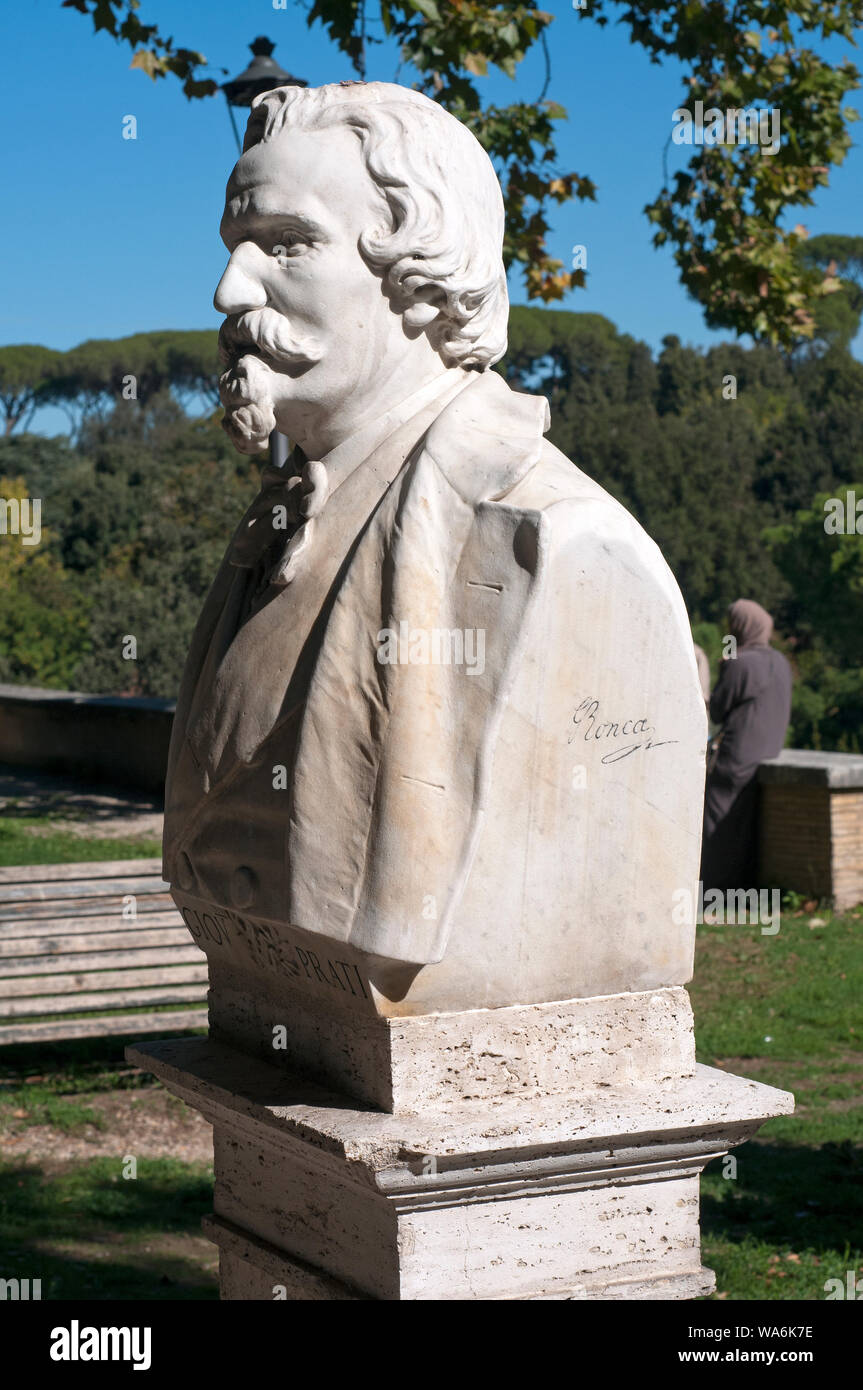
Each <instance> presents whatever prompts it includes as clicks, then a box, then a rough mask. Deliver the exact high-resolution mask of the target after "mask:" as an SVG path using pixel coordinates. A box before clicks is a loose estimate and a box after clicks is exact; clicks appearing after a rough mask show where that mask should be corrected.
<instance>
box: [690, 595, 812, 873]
mask: <svg viewBox="0 0 863 1390" xmlns="http://www.w3.org/2000/svg"><path fill="white" fill-rule="evenodd" d="M728 631H729V634H730V635H731V636H732V637H733V638H734V640H735V643H736V646H735V649H734V651H733V653H732V654H731V655H729V656H727V657H725V658H724V659H723V661H722V664H721V666H720V668H719V678H718V680H717V682H716V686H715V689H714V691H713V694H712V695H711V697H710V717H711V719H712V720H713V722H714V723H715V724H719V725H721V733H720V736H719V740H718V752H717V756H716V760H715V762H714V763H713V766H712V767H711V769H710V771H709V773H708V775H707V785H706V788H705V798H704V837H703V842H702V858H701V877H702V880H703V883H704V887H705V888H722V889H725V888H747V887H751V886H754V883H755V877H756V874H757V844H756V830H757V826H756V811H757V802H758V784H757V780H756V775H757V772H758V766H759V763H762V762H764V761H765V760H766V759H767V758H775V757H777V756H778V754H779V753H780V752H781V750H782V747H783V744H784V743H785V735H786V733H787V730H788V724H789V720H790V718H791V667H790V666H789V664H788V662H787V660H786V659H785V657H784V656H783V655H782V653H781V652H778V651H776V649H775V648H774V647H771V645H770V639H771V637H772V635H773V619H772V618H771V616H770V614H769V613H767V612H765V610H764V609H763V608H762V607H761V605H760V604H759V603H756V602H755V601H754V600H753V599H737V601H736V602H735V603H732V604H731V606H730V608H729V610H728Z"/></svg>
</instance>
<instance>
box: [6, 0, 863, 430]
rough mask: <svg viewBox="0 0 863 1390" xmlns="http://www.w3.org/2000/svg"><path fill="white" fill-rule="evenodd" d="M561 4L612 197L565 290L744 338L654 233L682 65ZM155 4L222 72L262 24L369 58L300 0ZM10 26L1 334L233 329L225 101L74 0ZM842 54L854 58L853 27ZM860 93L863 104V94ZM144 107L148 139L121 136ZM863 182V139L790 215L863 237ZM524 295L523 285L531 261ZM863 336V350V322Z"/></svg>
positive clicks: (524, 81) (618, 310)
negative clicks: (702, 305)
mask: <svg viewBox="0 0 863 1390" xmlns="http://www.w3.org/2000/svg"><path fill="white" fill-rule="evenodd" d="M547 8H550V9H552V10H553V11H554V12H555V14H556V20H555V23H554V24H553V26H552V29H551V43H550V47H551V52H552V77H551V85H550V87H549V92H548V95H549V96H550V97H552V98H554V99H556V100H559V101H561V102H562V103H563V104H564V105H565V106H566V107H567V108H568V110H569V121H568V122H566V123H562V124H561V125H560V127H559V153H560V167H561V169H563V170H568V169H574V170H577V171H578V172H579V173H583V174H586V175H588V176H589V177H590V178H592V179H593V180H594V182H595V183H597V184H598V186H599V192H598V201H597V203H596V204H592V203H579V202H573V203H571V204H569V205H565V206H563V207H561V208H555V209H554V210H553V217H554V230H553V235H552V237H551V241H550V245H551V251H552V253H553V254H554V255H556V256H559V257H560V258H561V259H562V260H563V261H564V262H565V263H566V264H569V260H570V248H571V247H572V245H573V244H574V243H583V244H585V245H586V246H587V248H588V269H589V272H590V275H589V283H588V289H587V290H586V291H575V292H573V293H572V294H571V295H569V296H568V298H567V299H566V300H565V301H564V302H563V304H562V305H560V306H556V307H564V308H570V309H574V310H582V311H591V312H597V313H602V314H605V315H607V316H608V317H609V318H610V319H611V320H612V321H613V322H614V323H615V324H617V326H618V327H619V328H620V329H621V330H624V331H626V332H628V333H631V334H633V335H634V336H636V337H639V338H643V339H645V340H646V341H647V342H649V343H650V344H651V345H652V346H653V347H657V346H658V345H659V343H660V341H661V339H662V338H663V336H664V335H665V334H667V333H676V334H678V335H679V337H681V338H682V339H683V340H684V341H685V342H690V343H694V344H705V345H706V344H708V343H710V342H711V341H714V340H716V339H717V338H719V337H722V336H728V335H721V334H715V333H711V332H709V331H708V330H707V329H706V328H705V326H704V323H703V319H702V316H701V312H700V310H699V308H698V306H697V305H696V304H695V303H693V302H692V301H691V300H690V299H689V298H688V296H687V295H686V292H685V291H684V290H683V289H682V288H681V286H680V285H679V284H678V281H677V273H676V269H675V266H674V263H673V260H672V257H671V254H670V252H668V251H666V250H662V251H655V250H654V249H653V248H652V246H651V241H650V227H649V224H648V223H647V220H646V218H645V217H644V215H643V213H642V208H643V206H644V204H645V203H646V202H648V201H649V200H651V199H652V198H653V197H655V195H656V193H657V192H658V190H659V188H660V187H661V184H662V150H663V146H664V145H665V142H666V140H667V137H668V134H669V131H670V126H671V113H672V111H673V110H674V108H675V107H676V106H677V105H678V103H679V101H680V100H681V97H682V91H683V88H682V76H683V72H684V69H683V68H682V67H676V66H664V67H661V68H660V67H655V66H652V65H651V64H650V62H649V61H648V59H647V56H646V54H645V53H644V52H643V51H642V50H641V49H640V48H636V47H634V46H632V45H630V44H629V42H628V37H627V31H625V30H624V29H623V28H620V27H616V26H615V25H613V24H610V25H609V26H608V27H606V28H604V29H601V28H599V27H598V26H596V25H594V24H590V23H586V22H584V21H580V20H579V18H578V16H577V15H576V14H575V13H574V12H573V10H572V8H571V5H570V4H569V3H567V4H566V5H565V4H564V3H563V0H557V3H555V4H551V5H549V6H547ZM139 15H140V17H141V19H142V20H144V21H145V22H156V23H158V24H159V25H160V26H161V28H162V31H163V32H166V33H169V34H172V35H173V36H174V39H175V41H176V42H177V43H178V44H184V45H187V46H189V47H194V48H198V49H200V50H201V51H202V52H203V53H205V54H206V56H207V58H208V60H209V62H210V64H211V65H212V67H211V73H210V74H209V75H213V76H216V77H217V79H218V80H220V81H222V80H224V79H223V77H222V75H221V73H220V71H219V69H221V68H227V69H228V70H229V73H230V75H231V76H233V75H234V74H235V73H236V72H238V71H239V70H240V69H241V68H242V67H244V66H245V64H246V61H247V60H248V58H249V56H250V55H249V53H248V48H247V45H248V44H249V42H250V41H251V40H252V39H253V38H254V37H255V36H256V35H257V34H266V35H267V36H269V37H270V38H271V39H273V40H274V41H275V42H276V44H277V48H276V54H275V56H276V58H278V59H279V61H280V62H281V63H282V65H283V66H284V67H286V68H288V69H289V70H291V71H292V72H294V73H295V74H297V75H298V76H302V77H304V78H306V79H307V80H308V81H309V82H310V83H311V84H314V85H317V84H319V83H323V82H330V81H338V80H339V79H340V78H344V77H350V76H352V75H353V74H352V72H351V70H350V67H349V64H348V62H347V60H346V59H345V58H343V57H342V56H341V55H340V54H339V53H338V52H337V51H336V50H335V48H334V47H333V46H332V44H330V43H329V41H328V40H327V39H326V37H325V35H324V34H323V33H322V32H321V31H319V30H315V31H314V32H310V31H309V30H308V28H307V26H306V22H305V13H304V11H303V10H302V9H300V8H299V7H298V6H297V5H295V4H294V3H293V0H288V7H287V9H284V10H281V9H274V8H273V4H272V0H266V2H265V0H256V2H255V3H242V4H239V3H237V0H208V3H207V4H191V3H182V4H181V3H178V2H177V0H142V3H141V8H140V10H139ZM3 34H4V38H5V42H4V44H3V50H4V55H5V56H4V83H3V93H2V98H0V101H2V113H3V149H4V156H5V157H4V164H5V175H6V179H5V184H6V193H7V198H6V200H5V201H6V212H5V215H4V217H3V219H2V231H0V238H2V247H0V249H2V255H3V264H4V267H5V270H6V276H5V282H6V283H5V285H4V293H3V297H2V302H0V342H2V343H14V342H40V343H45V344H48V345H49V346H52V347H57V348H67V347H71V346H73V345H74V344H75V343H78V342H81V341H82V340H83V339H85V338H91V337H119V336H121V335H124V334H127V333H134V332H139V331H142V330H145V329H159V328H205V327H208V326H216V325H217V324H218V322H219V316H218V315H217V314H216V311H215V310H214V309H213V306H212V295H213V290H214V288H215V285H216V283H217V281H218V279H219V276H220V274H221V271H222V268H223V265H224V261H225V253H224V249H223V247H222V245H221V242H220V241H219V237H218V225H219V217H220V214H221V207H222V197H223V192H224V185H225V180H226V178H227V175H228V173H229V171H230V168H231V165H232V163H233V160H234V158H235V157H236V154H235V145H234V142H233V135H232V133H231V128H230V124H229V120H228V114H227V111H226V108H225V104H224V100H223V98H222V97H221V96H218V97H216V98H209V99H207V100H204V101H195V102H189V101H187V100H186V98H185V97H184V96H183V94H182V90H181V87H180V84H179V82H177V81H176V79H173V78H169V79H166V80H164V81H159V82H158V83H153V82H151V81H150V79H149V78H147V77H146V76H145V75H144V74H143V73H141V72H138V71H134V70H131V69H130V68H129V60H130V57H131V54H130V51H129V49H128V48H127V47H126V46H125V45H118V44H116V43H115V42H114V41H113V40H112V39H111V38H110V37H109V36H108V35H106V34H99V35H94V34H93V30H92V25H91V22H90V20H89V19H87V18H85V17H84V16H82V15H80V14H77V13H76V12H73V11H70V10H64V9H62V8H61V7H60V3H59V0H27V4H26V5H16V6H15V7H14V8H13V7H7V8H6V11H5V15H4V19H3ZM832 52H834V53H835V54H836V56H837V57H841V56H843V55H844V54H846V53H847V54H850V56H852V58H855V59H856V55H855V53H854V50H852V49H849V48H848V47H847V46H846V45H844V44H836V45H834V47H833V50H832ZM857 61H859V59H857ZM394 75H395V60H394V57H393V55H392V52H391V51H386V52H383V51H382V50H379V49H374V48H373V49H372V52H371V61H370V66H369V73H368V76H369V77H370V78H380V79H384V80H392V78H393V77H394ZM543 80H544V63H543V59H542V56H541V54H540V53H539V52H537V53H536V54H535V55H532V56H531V57H530V58H529V59H528V60H527V61H526V62H525V63H524V64H523V65H522V67H521V69H520V70H519V76H518V78H517V80H516V81H515V82H511V81H510V80H509V79H507V78H505V77H503V76H502V75H497V76H492V77H491V78H490V79H488V80H487V81H484V82H482V87H483V90H484V92H485V93H487V96H488V99H489V100H494V101H498V102H501V101H509V100H513V99H515V98H516V97H517V98H519V99H523V100H535V99H536V98H537V97H538V96H539V93H540V91H541V88H542V85H543ZM853 101H854V102H855V103H856V104H858V106H859V103H860V93H859V92H857V93H854V94H853ZM130 114H131V115H134V116H135V117H136V120H137V129H138V138H137V139H136V140H124V139H123V138H122V122H123V117H124V116H126V115H130ZM858 130H860V131H863V126H860V127H858ZM855 134H856V132H855ZM861 188H863V153H861V150H860V148H859V146H857V145H855V147H854V148H853V149H852V150H851V151H850V153H849V155H848V157H847V159H846V162H845V164H844V165H843V166H842V167H841V168H840V169H838V170H837V171H835V172H834V173H833V174H832V176H831V184H830V187H829V188H828V189H825V190H822V191H821V192H819V194H818V199H817V203H816V205H815V206H814V207H813V208H811V209H802V210H796V211H795V212H794V214H793V217H792V221H797V220H800V221H802V222H803V223H804V225H806V226H807V227H808V229H809V232H810V235H813V236H814V235H817V234H818V233H822V232H841V233H846V234H849V235H859V234H860V232H861V220H863V218H861V212H863V197H861ZM510 292H511V295H512V298H513V300H514V301H515V302H523V301H524V294H523V291H522V288H521V284H520V282H519V278H518V273H517V272H513V274H512V275H511V277H510ZM857 351H858V354H859V355H863V352H861V339H859V338H858V340H857ZM56 427H57V428H59V427H60V425H59V424H58V425H57V426H56Z"/></svg>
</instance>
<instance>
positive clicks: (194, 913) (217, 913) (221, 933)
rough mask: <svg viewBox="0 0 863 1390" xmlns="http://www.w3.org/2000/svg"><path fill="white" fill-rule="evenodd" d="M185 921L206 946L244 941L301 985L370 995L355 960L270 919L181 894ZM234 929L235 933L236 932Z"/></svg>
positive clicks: (257, 958) (261, 961)
mask: <svg viewBox="0 0 863 1390" xmlns="http://www.w3.org/2000/svg"><path fill="white" fill-rule="evenodd" d="M177 901H178V906H179V908H180V912H181V913H182V917H183V921H184V922H185V923H186V926H187V927H188V928H189V931H190V932H191V934H192V936H193V937H194V938H195V941H196V942H197V943H198V945H199V946H200V947H201V949H202V950H205V951H206V950H208V947H207V945H206V943H208V942H209V943H211V944H212V945H214V946H228V945H231V944H236V943H241V944H242V945H243V946H244V947H245V949H246V951H247V952H248V954H249V955H250V956H251V958H252V960H253V961H254V962H255V964H256V965H259V966H261V967H262V968H263V969H265V970H273V971H276V972H277V973H279V974H281V975H287V976H288V977H289V978H290V979H292V980H294V981H295V982H296V983H297V984H298V985H301V986H302V985H311V986H312V987H313V988H314V987H317V986H320V985H322V986H324V987H325V988H326V989H327V990H339V991H340V992H341V993H342V994H345V995H353V997H354V998H355V999H368V998H369V994H368V991H367V989H366V984H365V983H364V981H363V977H362V975H361V974H360V972H359V970H358V969H357V967H356V965H354V963H353V962H352V961H347V960H335V959H333V958H332V957H330V956H327V955H323V954H320V955H319V954H318V952H317V951H315V950H313V949H312V948H311V947H309V946H299V945H298V944H297V943H296V942H294V941H291V940H288V939H286V937H285V935H284V929H280V931H279V932H277V931H276V929H275V928H274V927H273V926H271V925H270V924H269V923H268V922H259V921H255V920H254V919H253V918H250V917H241V916H240V915H239V913H236V912H229V911H228V910H227V909H225V908H206V909H204V908H200V907H192V906H191V905H189V904H183V903H181V902H180V900H179V895H177ZM232 933H233V936H232Z"/></svg>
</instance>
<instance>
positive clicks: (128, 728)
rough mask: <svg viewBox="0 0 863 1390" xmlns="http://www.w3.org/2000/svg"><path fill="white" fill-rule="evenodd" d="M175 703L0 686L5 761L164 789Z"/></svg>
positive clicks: (0, 744) (1, 758) (0, 757)
mask: <svg viewBox="0 0 863 1390" xmlns="http://www.w3.org/2000/svg"><path fill="white" fill-rule="evenodd" d="M174 704H175V702H174V701H173V700H153V699H142V698H139V697H132V696H130V697H126V696H121V695H81V694H79V693H78V692H77V691H74V690H40V689H36V688H34V687H31V686H26V685H0V763H11V764H13V765H14V766H16V767H28V768H34V769H39V770H41V771H44V772H61V773H69V774H70V775H72V776H76V777H82V778H87V779H89V780H92V781H99V782H114V783H117V784H118V785H126V786H133V787H139V788H141V789H142V790H146V791H155V792H159V791H161V790H162V787H163V785H164V781H165V768H166V767H167V764H168V743H169V741H170V738H171V723H172V721H173V718H174Z"/></svg>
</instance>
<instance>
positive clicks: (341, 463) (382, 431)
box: [286, 368, 476, 494]
mask: <svg viewBox="0 0 863 1390" xmlns="http://www.w3.org/2000/svg"><path fill="white" fill-rule="evenodd" d="M475 380H476V372H470V371H466V370H463V369H461V368H456V369H454V370H452V371H448V372H444V373H442V374H441V375H440V376H436V377H434V378H433V380H432V381H427V382H426V383H425V385H424V386H421V387H420V388H419V390H417V391H413V392H411V394H410V395H409V396H406V397H405V399H404V400H402V401H400V402H399V404H398V405H395V406H392V407H391V408H390V409H389V410H387V411H385V412H384V414H383V415H377V416H375V418H374V419H373V420H370V421H369V423H368V424H366V425H363V426H362V428H361V429H359V430H357V432H356V433H355V434H352V435H350V436H349V438H347V439H343V440H342V442H341V444H337V445H336V446H335V448H334V449H330V451H329V452H328V453H326V454H324V455H323V456H322V457H321V460H320V462H321V463H322V464H323V465H324V467H325V468H326V470H327V480H328V482H329V488H330V494H332V493H333V492H334V491H335V489H336V488H337V487H339V485H340V484H341V483H343V482H345V480H346V479H347V478H349V477H350V475H351V474H352V473H353V472H354V470H355V469H356V468H358V467H359V465H360V464H361V463H363V461H364V460H365V459H367V458H368V457H369V455H370V454H371V453H373V452H374V450H375V449H377V448H378V446H379V445H380V444H383V442H384V440H385V439H387V438H388V437H389V436H390V435H391V434H393V433H394V432H395V430H397V429H398V428H399V426H400V425H403V424H405V423H406V422H407V421H408V420H410V419H411V417H412V416H414V415H417V414H418V413H419V412H420V411H421V410H422V409H423V408H424V407H425V406H427V405H431V404H432V402H434V401H440V404H441V406H443V405H445V404H447V403H448V402H449V401H450V400H452V399H453V398H454V397H455V396H457V395H458V394H459V393H460V392H461V391H463V390H464V388H465V387H466V386H469V385H470V383H471V382H472V381H475ZM305 462H306V455H305V454H304V453H303V451H302V449H300V448H299V446H297V447H296V448H295V449H294V452H293V454H292V456H291V460H290V461H289V465H288V466H287V470H286V471H289V472H297V473H299V472H301V471H302V467H303V465H304V463H305Z"/></svg>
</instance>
